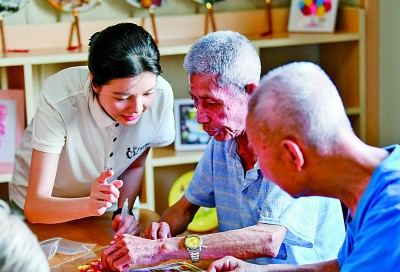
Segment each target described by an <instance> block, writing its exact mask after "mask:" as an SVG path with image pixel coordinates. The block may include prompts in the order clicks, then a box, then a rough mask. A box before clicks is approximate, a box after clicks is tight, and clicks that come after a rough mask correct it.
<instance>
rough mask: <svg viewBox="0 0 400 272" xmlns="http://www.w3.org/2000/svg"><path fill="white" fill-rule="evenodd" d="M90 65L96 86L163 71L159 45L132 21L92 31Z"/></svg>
mask: <svg viewBox="0 0 400 272" xmlns="http://www.w3.org/2000/svg"><path fill="white" fill-rule="evenodd" d="M88 66H89V71H90V72H91V73H92V75H93V78H92V84H93V85H94V86H96V87H100V86H102V85H105V84H107V83H108V82H109V81H111V80H113V79H117V78H127V77H134V76H137V75H139V74H141V73H143V72H151V73H154V74H156V75H159V74H160V73H161V72H162V71H161V66H160V52H159V51H158V47H157V44H156V43H155V41H154V40H153V38H152V37H151V35H150V34H149V33H148V32H147V31H146V30H144V29H143V28H142V27H141V26H138V25H136V24H133V23H120V24H116V25H113V26H109V27H107V28H106V29H104V30H102V31H101V32H97V33H95V34H93V36H92V37H91V38H90V43H89V59H88Z"/></svg>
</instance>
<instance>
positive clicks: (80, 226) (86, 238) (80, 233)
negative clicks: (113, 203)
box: [27, 209, 211, 272]
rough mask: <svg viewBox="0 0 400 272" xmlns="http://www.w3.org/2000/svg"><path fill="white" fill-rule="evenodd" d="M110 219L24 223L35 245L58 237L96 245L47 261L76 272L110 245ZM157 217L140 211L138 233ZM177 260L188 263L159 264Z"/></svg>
mask: <svg viewBox="0 0 400 272" xmlns="http://www.w3.org/2000/svg"><path fill="white" fill-rule="evenodd" d="M111 216H112V213H111V212H107V213H105V214H104V215H103V216H97V217H88V218H83V219H78V220H74V221H69V222H65V223H60V224H30V223H29V222H27V225H28V227H29V228H30V229H31V230H32V232H33V233H34V234H36V236H37V238H38V240H39V242H41V241H44V240H47V239H51V238H56V237H61V238H63V239H67V240H72V241H77V242H82V243H85V244H96V245H95V246H94V247H93V249H92V250H91V251H90V252H85V253H79V254H75V255H64V254H59V253H56V254H55V255H54V257H52V258H51V259H49V265H50V268H51V271H60V272H63V271H78V270H77V266H79V265H83V264H86V263H88V262H89V261H91V260H95V259H99V258H100V254H101V251H102V249H103V248H104V247H105V246H108V245H109V244H110V241H111V240H112V236H113V235H114V233H115V232H114V230H113V229H112V228H111ZM159 218H160V216H159V215H158V214H157V213H155V212H153V211H150V210H147V209H140V216H139V223H140V229H141V231H143V230H144V228H146V227H147V226H148V225H149V224H150V223H151V222H158V220H159ZM180 261H185V262H188V263H191V262H190V261H189V260H170V261H167V262H163V263H171V262H180ZM210 262H211V261H210V260H203V261H201V262H200V263H198V264H195V265H196V266H197V267H199V268H202V269H207V267H208V265H209V263H210ZM135 267H143V266H135Z"/></svg>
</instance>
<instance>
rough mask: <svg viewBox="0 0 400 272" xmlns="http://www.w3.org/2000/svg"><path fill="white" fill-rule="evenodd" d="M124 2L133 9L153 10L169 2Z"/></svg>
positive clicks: (164, 0)
mask: <svg viewBox="0 0 400 272" xmlns="http://www.w3.org/2000/svg"><path fill="white" fill-rule="evenodd" d="M126 2H127V3H128V4H129V5H131V6H134V7H135V8H144V9H155V8H159V7H162V6H164V5H165V4H167V3H168V2H169V0H126Z"/></svg>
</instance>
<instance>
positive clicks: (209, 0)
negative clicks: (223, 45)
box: [193, 0, 224, 35]
mask: <svg viewBox="0 0 400 272" xmlns="http://www.w3.org/2000/svg"><path fill="white" fill-rule="evenodd" d="M193 1H195V2H196V3H198V4H200V5H205V6H206V8H207V13H206V17H205V22H204V35H205V34H207V33H208V25H209V21H210V23H211V28H212V31H213V32H215V31H217V26H216V24H215V19H214V8H213V5H214V4H215V3H217V2H222V1H224V0H193Z"/></svg>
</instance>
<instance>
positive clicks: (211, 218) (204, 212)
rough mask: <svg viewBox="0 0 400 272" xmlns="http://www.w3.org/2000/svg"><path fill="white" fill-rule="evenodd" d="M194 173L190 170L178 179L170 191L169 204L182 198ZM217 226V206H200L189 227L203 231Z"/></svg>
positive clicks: (191, 229) (196, 230) (189, 228)
mask: <svg viewBox="0 0 400 272" xmlns="http://www.w3.org/2000/svg"><path fill="white" fill-rule="evenodd" d="M193 174H194V171H189V172H186V173H184V174H183V175H181V176H179V177H178V178H177V179H176V181H175V182H174V184H173V185H172V187H171V190H170V191H169V196H168V204H169V206H172V205H173V204H175V202H177V201H178V200H179V199H181V197H182V196H183V194H184V193H185V191H186V188H187V187H188V185H189V183H190V181H191V180H192V177H193ZM216 227H218V218H217V210H216V209H215V208H207V207H200V209H199V210H198V211H197V213H196V214H195V216H194V218H193V221H192V222H191V223H190V224H189V226H188V228H187V229H188V230H190V231H195V232H202V231H209V230H212V229H214V228H216Z"/></svg>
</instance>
